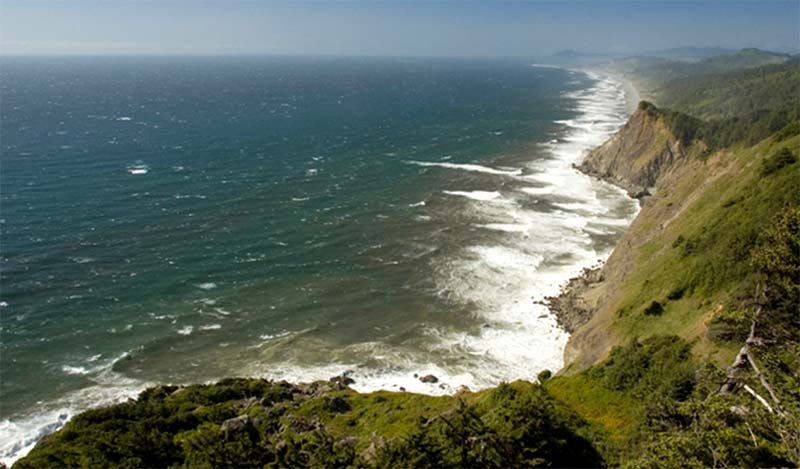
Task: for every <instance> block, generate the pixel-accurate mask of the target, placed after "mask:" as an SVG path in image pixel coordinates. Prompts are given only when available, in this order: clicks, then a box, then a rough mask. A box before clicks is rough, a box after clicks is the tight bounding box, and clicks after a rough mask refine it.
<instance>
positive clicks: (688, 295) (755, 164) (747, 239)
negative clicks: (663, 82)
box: [550, 102, 800, 374]
mask: <svg viewBox="0 0 800 469" xmlns="http://www.w3.org/2000/svg"><path fill="white" fill-rule="evenodd" d="M674 115H675V113H672V114H670V112H668V111H667V112H665V111H662V110H659V109H657V108H656V107H655V106H653V105H652V104H650V103H647V102H642V103H641V104H640V105H639V108H638V109H637V111H636V112H635V113H634V114H633V115H632V116H631V118H630V120H629V121H628V123H627V124H626V125H625V126H624V127H623V128H622V129H621V130H620V131H619V132H618V133H617V134H616V135H615V136H614V137H613V138H611V139H610V140H609V141H607V142H606V143H605V144H603V145H602V146H601V147H599V148H597V149H596V150H594V151H593V152H591V153H590V154H589V155H588V156H587V158H586V160H585V161H584V163H583V164H582V165H581V166H580V168H579V169H581V170H582V171H584V172H586V173H588V174H591V175H594V176H597V177H601V178H603V179H604V180H607V181H609V182H612V183H614V184H617V185H619V186H620V187H622V188H624V189H626V190H628V191H629V193H631V194H632V195H635V196H639V197H641V198H642V199H643V201H642V209H641V211H640V213H639V215H638V216H637V218H636V219H635V220H634V222H633V223H632V224H631V226H630V228H629V229H628V230H627V231H626V233H625V235H624V236H623V238H622V239H621V240H620V242H619V243H618V245H617V247H616V249H615V250H614V251H613V253H612V254H611V256H610V257H609V259H608V260H607V262H606V263H605V264H604V265H603V266H602V267H600V268H598V269H595V270H590V271H587V272H586V273H585V274H584V275H583V276H581V277H578V278H576V279H573V280H572V281H570V282H569V283H568V284H567V285H566V286H565V288H564V290H563V293H562V295H561V296H559V297H558V298H552V299H550V304H551V306H552V307H553V309H554V311H555V312H556V313H557V314H558V315H559V316H560V318H561V323H562V325H564V326H565V327H566V328H567V329H568V330H570V331H571V332H572V336H571V338H570V341H569V343H568V345H567V347H566V350H565V363H567V367H566V368H565V370H564V371H563V373H565V374H573V373H577V372H580V371H581V370H584V369H586V368H588V367H590V366H592V365H594V364H596V363H598V362H600V361H601V360H603V359H604V358H605V357H607V356H608V354H609V352H610V351H611V349H612V348H613V347H614V346H618V345H622V344H624V343H626V342H628V341H630V340H635V339H636V338H641V337H646V336H647V335H649V334H660V333H669V334H677V335H679V336H681V337H683V338H684V339H686V340H688V341H693V344H694V347H693V351H694V352H695V353H698V354H699V355H700V356H702V357H703V358H704V359H708V360H712V361H715V362H717V363H719V364H723V363H725V362H727V361H729V360H730V358H731V357H732V353H733V349H732V348H730V345H729V344H725V343H714V341H713V340H712V339H713V338H714V336H715V335H716V334H718V333H719V331H720V330H721V329H726V328H727V329H730V328H731V327H733V326H731V325H729V324H728V325H725V324H724V323H726V321H727V322H730V321H729V319H730V318H729V316H731V315H735V314H736V312H737V311H739V310H740V309H741V297H742V296H743V294H744V293H743V292H746V291H748V290H749V289H752V288H753V286H752V285H751V284H752V282H753V281H754V272H753V269H752V265H751V261H750V260H749V259H750V257H751V256H750V252H749V251H750V250H751V249H752V248H753V246H754V245H755V244H756V240H757V239H758V237H759V234H760V232H761V230H762V229H761V228H760V227H763V226H768V225H769V224H770V221H769V220H770V218H771V217H772V216H774V213H775V212H777V211H780V209H781V207H784V206H787V205H794V204H796V203H797V198H798V195H799V194H800V183H799V182H798V181H800V172H798V167H797V165H793V166H791V167H787V168H786V169H785V170H784V171H783V172H782V173H781V174H779V175H772V174H770V175H769V176H768V177H765V176H764V170H762V169H761V168H763V167H765V166H768V165H769V164H771V163H770V161H771V160H772V159H776V158H778V156H776V155H777V154H779V153H780V152H781V151H788V150H782V148H795V147H796V143H794V142H793V141H789V142H787V141H785V140H784V139H783V138H781V137H778V138H770V139H766V140H764V141H762V142H761V143H760V144H758V145H756V146H754V147H751V148H741V147H739V148H733V149H720V150H715V151H711V150H710V149H709V146H708V145H707V144H706V143H705V142H704V141H703V140H701V139H694V140H691V141H686V140H685V139H683V138H682V137H681V136H679V135H677V133H676V132H675V131H674V130H673V128H672V127H673V125H672V124H671V123H670V122H669V120H670V118H671V117H672V116H674ZM787 166H788V165H787ZM741 333H742V331H741V330H740V331H739V334H740V335H741Z"/></svg>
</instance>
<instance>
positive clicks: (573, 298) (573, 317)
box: [543, 66, 643, 373]
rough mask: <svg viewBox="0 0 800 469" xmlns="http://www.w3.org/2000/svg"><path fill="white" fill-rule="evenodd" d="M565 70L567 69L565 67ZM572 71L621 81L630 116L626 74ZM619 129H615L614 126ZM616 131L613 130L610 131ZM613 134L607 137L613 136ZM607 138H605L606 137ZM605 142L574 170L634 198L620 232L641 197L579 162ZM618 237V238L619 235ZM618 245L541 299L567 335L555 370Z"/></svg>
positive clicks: (589, 311) (591, 308)
mask: <svg viewBox="0 0 800 469" xmlns="http://www.w3.org/2000/svg"><path fill="white" fill-rule="evenodd" d="M568 70H569V69H568ZM572 70H576V71H580V72H582V73H586V74H588V75H589V76H592V75H594V76H601V77H607V78H610V79H611V80H612V81H616V82H618V83H620V84H621V85H622V89H623V91H624V94H625V105H626V109H627V112H628V115H627V118H626V122H627V121H628V119H630V117H631V115H632V114H633V113H634V112H635V111H636V109H637V108H638V106H639V102H640V101H641V93H640V92H639V90H638V89H637V88H636V86H635V84H634V82H633V81H632V80H630V79H629V78H627V77H626V76H625V75H623V74H621V73H619V72H615V71H612V70H608V69H604V68H599V67H591V66H588V67H582V68H578V69H572ZM617 132H619V130H617ZM613 135H616V132H615V133H614V134H613ZM613 135H612V136H611V137H609V138H613ZM606 141H608V140H606ZM604 143H605V142H603V143H601V144H600V145H598V146H596V147H594V148H592V149H591V150H590V151H589V153H587V154H586V155H584V157H583V159H582V160H581V162H580V164H579V165H576V166H575V170H576V171H578V172H580V173H581V174H585V175H586V176H588V177H590V178H592V179H594V180H597V181H602V182H605V183H607V184H611V185H613V186H615V187H617V188H619V189H621V190H623V191H625V192H626V193H627V194H628V197H630V198H631V199H633V200H636V201H637V204H638V206H639V210H637V212H636V215H635V216H634V217H633V219H631V222H630V223H629V224H628V226H627V227H626V228H625V230H624V231H623V233H622V234H623V236H624V234H625V233H626V232H627V231H628V229H629V228H630V224H632V223H633V222H634V221H635V219H636V217H638V215H639V213H640V211H641V207H642V203H643V199H642V198H641V197H636V194H634V193H631V192H630V191H629V190H628V189H627V188H625V187H623V186H621V185H619V184H615V183H614V182H613V181H609V180H606V179H604V178H601V177H598V176H597V175H596V174H591V173H588V172H586V171H584V170H583V169H582V164H583V162H584V161H586V158H587V157H588V156H589V155H590V154H591V152H592V151H594V150H596V149H597V148H599V147H600V146H602V145H603V144H604ZM620 239H622V238H620ZM618 246H619V240H617V242H616V243H615V244H614V247H613V248H612V249H611V251H610V252H609V254H608V255H607V256H605V258H603V259H599V260H598V262H596V263H595V264H593V265H590V266H586V267H584V268H583V270H581V272H580V274H578V275H576V276H574V277H571V278H570V279H569V280H567V281H566V282H565V283H564V284H562V285H561V287H560V290H559V293H558V294H557V295H554V296H549V297H546V298H545V299H544V302H543V303H544V304H545V306H546V307H547V308H548V310H550V312H551V313H552V314H553V315H554V316H555V317H556V320H557V321H558V324H559V326H560V327H562V328H563V329H564V330H565V331H566V332H567V333H568V334H569V339H568V340H567V345H566V346H565V347H564V352H563V353H564V360H563V364H562V367H561V368H560V369H558V370H555V373H561V372H562V371H564V370H566V369H568V368H569V367H570V365H571V362H570V360H568V358H567V355H568V352H569V349H570V343H571V341H572V336H573V333H574V332H575V331H576V330H577V329H578V328H580V327H581V326H583V325H584V324H586V323H587V322H589V321H590V320H591V318H592V316H593V315H594V313H595V312H596V310H597V307H598V304H599V301H600V299H601V297H602V296H603V286H604V283H605V276H604V268H605V266H606V263H607V262H608V259H609V257H610V256H611V254H613V252H614V251H615V250H616V249H617V247H618Z"/></svg>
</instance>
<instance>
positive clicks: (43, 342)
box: [0, 58, 637, 461]
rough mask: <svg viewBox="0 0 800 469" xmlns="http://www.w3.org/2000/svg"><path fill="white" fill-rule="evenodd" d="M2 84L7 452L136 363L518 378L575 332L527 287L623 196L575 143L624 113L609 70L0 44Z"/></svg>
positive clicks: (192, 373)
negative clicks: (76, 50)
mask: <svg viewBox="0 0 800 469" xmlns="http://www.w3.org/2000/svg"><path fill="white" fill-rule="evenodd" d="M0 86H1V87H2V95H1V96H0V98H2V99H1V102H2V107H1V108H0V109H1V111H2V119H0V135H1V136H2V142H0V144H1V145H2V147H1V149H2V160H0V209H1V212H2V213H1V214H0V228H1V229H2V249H1V250H2V272H1V275H2V291H1V292H0V295H1V298H0V301H2V302H1V303H0V305H2V307H0V315H1V316H0V319H1V320H2V323H1V324H2V330H1V331H0V333H2V344H1V345H0V352H1V354H0V361H1V363H0V365H2V366H1V368H0V369H1V370H2V380H1V381H0V396H1V397H0V411H2V423H0V453H1V454H0V459H2V460H5V461H12V460H14V459H15V458H16V457H19V455H20V454H23V453H24V452H25V451H26V450H27V449H29V448H30V446H31V444H32V443H33V442H34V441H35V440H36V438H38V437H40V436H41V435H42V434H44V433H46V432H48V431H52V430H53V429H55V428H58V426H60V425H62V424H63V421H65V420H66V419H67V418H69V417H70V416H71V415H74V413H75V412H78V411H80V410H82V409H85V408H88V407H90V406H94V405H102V404H106V403H110V402H115V401H118V400H120V399H124V398H127V397H130V396H135V395H136V393H137V392H138V391H139V390H141V389H142V388H143V387H145V386H147V385H148V384H152V383H165V382H169V383H186V382H198V381H201V382H202V381H210V380H216V379H219V378H222V377H227V376H232V375H233V376H266V377H270V378H285V379H289V380H312V379H325V378H328V377H330V376H333V375H335V374H338V373H341V372H343V371H345V370H349V371H350V372H351V373H352V376H353V377H354V378H355V380H356V385H355V387H356V388H358V389H364V390H368V389H376V388H385V389H399V388H400V387H403V388H405V389H409V390H414V391H418V392H427V393H444V392H453V391H455V390H456V389H457V388H458V387H460V386H462V385H466V386H469V387H471V388H473V389H474V388H480V387H485V386H490V385H493V384H497V383H499V382H500V381H502V380H508V379H515V378H528V379H532V378H533V377H535V376H536V374H537V373H538V372H539V371H541V370H542V369H545V368H549V369H557V368H559V367H560V366H561V353H562V350H563V346H564V344H565V342H566V339H567V335H566V333H564V332H563V331H561V330H560V329H559V328H558V326H557V325H556V322H555V319H554V318H553V317H552V315H551V314H550V313H549V311H547V309H546V308H545V307H543V306H541V305H538V304H534V300H537V299H542V298H543V297H544V296H546V295H551V294H553V293H555V292H556V291H557V290H558V286H559V285H560V284H561V283H562V282H563V281H565V280H566V279H567V278H569V277H570V276H572V275H574V274H576V273H577V272H578V271H580V269H581V268H583V267H586V266H588V265H589V264H592V263H594V262H595V261H597V260H598V259H601V258H603V257H604V256H606V255H607V254H608V252H609V250H610V249H611V247H612V246H613V244H614V242H615V241H616V239H617V238H618V237H619V236H620V234H621V232H622V231H623V230H624V228H625V226H626V225H627V224H628V223H629V221H630V220H631V218H632V217H633V215H634V214H635V212H636V210H637V205H636V203H635V202H634V201H632V200H630V199H629V198H628V197H626V196H625V195H624V194H623V193H622V192H621V191H619V190H618V189H616V188H613V187H611V186H608V185H606V184H604V183H601V182H598V181H593V180H591V179H589V178H588V177H586V176H584V175H581V174H580V173H578V172H576V171H575V170H574V169H573V168H572V166H571V165H572V164H573V163H577V162H579V161H580V160H581V159H582V157H583V155H584V154H585V153H586V151H588V150H589V149H590V148H592V147H593V146H595V145H597V144H599V143H601V142H602V141H603V140H604V139H605V138H607V136H608V135H610V134H611V133H613V132H614V131H615V130H616V129H617V128H618V127H619V126H620V125H621V124H622V122H624V119H625V118H626V115H627V111H626V107H625V102H624V94H623V91H622V88H621V85H620V84H618V83H616V82H614V81H613V80H611V79H609V78H606V77H601V76H593V75H587V74H584V73H580V72H575V71H568V70H562V69H553V68H543V67H533V66H530V64H528V63H525V62H521V61H511V60H494V61H468V60H443V59H438V60H422V59H413V60H412V59H310V58H309V59H305V58H304V59H300V58H124V59H123V58H71V59H64V58H41V59H32V58H18V59H10V58H6V59H3V62H2V67H1V69H0ZM427 373H434V374H436V375H437V376H439V377H440V379H441V382H440V383H437V384H435V385H434V384H425V383H421V382H420V381H419V380H418V379H416V378H415V377H414V375H415V374H427Z"/></svg>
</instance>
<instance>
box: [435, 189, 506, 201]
mask: <svg viewBox="0 0 800 469" xmlns="http://www.w3.org/2000/svg"><path fill="white" fill-rule="evenodd" d="M443 192H444V193H445V194H448V195H457V196H460V197H466V198H468V199H472V200H479V201H481V202H487V201H490V200H497V199H500V198H502V195H501V194H500V193H499V192H497V191H491V192H490V191H443Z"/></svg>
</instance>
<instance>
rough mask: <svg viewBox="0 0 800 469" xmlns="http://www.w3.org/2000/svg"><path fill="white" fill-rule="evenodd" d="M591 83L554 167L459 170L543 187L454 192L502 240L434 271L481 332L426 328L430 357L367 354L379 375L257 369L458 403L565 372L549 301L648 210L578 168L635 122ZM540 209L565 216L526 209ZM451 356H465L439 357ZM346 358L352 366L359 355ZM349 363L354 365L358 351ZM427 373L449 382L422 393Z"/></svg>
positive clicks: (542, 162)
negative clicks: (479, 322)
mask: <svg viewBox="0 0 800 469" xmlns="http://www.w3.org/2000/svg"><path fill="white" fill-rule="evenodd" d="M592 78H594V79H595V80H596V82H595V85H594V86H593V87H592V88H590V89H588V90H584V91H577V92H574V93H570V94H569V95H568V96H566V97H567V98H570V99H573V100H574V102H575V108H576V110H577V111H578V113H579V115H578V116H577V117H575V118H574V119H571V120H570V121H569V122H564V125H565V127H566V128H567V130H566V132H565V135H564V136H563V138H562V139H560V140H553V141H550V142H549V143H547V144H545V145H544V147H543V148H544V150H545V151H546V152H547V153H548V154H549V158H545V159H538V160H535V161H532V162H531V163H530V166H529V167H528V168H526V172H528V173H529V174H527V175H522V170H518V171H514V172H513V173H512V172H504V171H503V172H501V171H499V170H493V169H492V168H489V167H485V166H481V167H480V168H481V169H476V168H474V167H473V166H472V165H468V167H467V168H465V167H463V166H462V165H458V166H456V167H454V168H453V169H462V170H468V171H478V172H484V173H488V174H492V175H496V174H502V175H504V176H513V177H514V178H515V179H518V180H519V182H520V183H523V184H524V183H525V181H534V182H536V186H535V187H530V186H527V187H526V186H523V187H518V188H517V189H516V191H515V192H513V193H507V194H505V195H506V197H503V194H501V193H500V192H499V191H444V193H445V194H448V195H456V196H460V197H464V198H465V199H467V201H466V202H465V203H466V204H468V205H470V209H469V210H466V211H465V213H469V214H471V216H472V217H474V218H475V220H474V221H475V223H474V226H478V227H480V228H484V229H487V230H491V231H493V232H497V233H498V236H499V237H495V238H492V239H493V240H494V243H493V244H489V243H487V242H486V241H482V242H481V243H479V244H474V245H465V246H463V247H462V248H461V249H460V250H457V251H456V252H455V253H454V254H452V255H449V256H446V257H445V258H443V259H439V260H438V262H437V263H436V264H435V265H434V274H433V275H434V281H435V283H436V286H437V288H438V292H439V295H440V296H441V297H442V298H444V299H445V300H447V301H451V302H456V303H461V304H463V305H471V306H476V307H477V310H476V314H478V315H479V316H480V317H481V318H482V319H483V320H484V321H485V324H484V326H483V327H481V328H480V330H478V331H472V332H465V331H453V330H449V329H435V328H434V329H429V330H426V331H425V334H424V335H425V336H426V337H427V338H429V339H430V340H429V341H428V342H426V345H425V346H426V347H428V351H427V353H426V352H425V351H424V350H423V353H408V352H403V351H400V350H393V349H388V348H387V346H385V345H381V344H368V345H364V344H362V347H363V346H368V347H373V350H372V354H371V355H372V357H374V360H375V361H377V362H378V363H377V364H376V363H371V364H370V366H364V364H363V363H358V362H352V361H346V360H340V361H339V362H338V363H334V364H320V365H318V366H308V365H301V364H296V363H291V362H285V363H282V364H281V365H280V366H278V367H277V368H276V367H274V366H270V368H269V369H265V368H264V367H261V366H254V367H252V368H250V369H249V371H250V372H252V373H253V374H256V375H260V376H265V377H270V378H284V379H289V380H295V381H311V380H316V379H324V378H326V377H330V376H335V375H338V374H340V373H342V372H347V373H348V376H350V377H351V378H353V379H354V380H355V384H354V385H353V387H354V388H355V389H357V390H359V391H373V390H377V389H389V390H400V389H405V390H407V391H412V392H418V393H424V394H434V395H435V394H448V393H453V392H455V391H456V390H458V389H459V388H460V387H462V386H466V387H469V388H470V389H481V388H486V387H490V386H494V385H497V384H498V383H499V382H502V381H509V380H515V379H533V378H534V377H535V376H536V375H537V374H538V373H539V372H540V371H542V370H544V369H549V370H552V371H556V370H559V369H560V368H561V367H562V366H563V350H564V347H565V346H566V343H567V340H568V338H569V336H568V334H567V333H566V332H565V331H563V330H562V329H561V328H560V327H559V326H558V323H557V320H556V318H555V316H554V315H553V314H552V313H551V312H550V311H549V309H548V308H547V307H546V306H544V305H542V304H540V303H539V302H538V301H541V300H544V299H545V298H546V297H548V296H552V295H556V294H558V292H559V290H560V287H561V285H563V284H564V283H565V282H566V281H567V280H568V279H570V278H571V277H574V276H575V275H578V274H579V273H580V272H581V270H582V269H583V268H585V267H589V266H591V265H594V264H595V263H596V262H597V261H598V260H601V259H604V258H606V257H607V256H608V255H609V254H610V249H609V248H607V247H604V248H600V247H597V246H598V245H596V244H595V242H594V241H593V239H592V236H593V235H596V234H597V232H598V231H602V232H603V234H618V235H619V234H621V232H622V231H623V230H624V228H625V227H626V226H627V225H628V224H629V223H630V222H631V221H632V220H633V218H634V217H635V215H636V213H637V211H638V204H637V202H636V201H634V200H632V199H630V198H629V197H628V196H627V195H626V194H625V192H624V191H623V190H621V189H619V188H616V187H613V186H611V185H609V184H607V183H604V182H602V181H597V180H594V179H592V178H590V177H588V176H586V175H584V174H582V173H580V172H578V171H577V170H576V169H574V166H573V165H575V164H577V163H580V162H581V161H582V160H583V158H584V157H585V155H586V154H587V153H588V151H589V150H591V149H592V148H594V147H595V146H597V145H599V144H600V143H602V142H603V141H604V140H605V139H606V138H608V136H609V135H611V134H613V133H614V132H615V131H616V130H618V129H619V128H620V127H621V126H622V125H623V124H624V121H625V119H626V116H627V111H626V108H625V106H626V103H625V102H624V100H622V97H623V96H622V95H621V94H620V93H618V92H617V90H618V89H619V85H618V84H617V83H615V82H614V81H612V80H610V79H607V78H604V77H601V76H592ZM409 163H411V164H417V165H421V166H443V167H446V168H450V167H451V166H450V165H445V164H436V163H426V162H409ZM486 169H488V170H489V171H486ZM504 192H505V191H504ZM540 199H543V200H546V201H548V202H549V205H550V206H552V207H555V208H556V210H554V211H547V210H542V211H537V210H533V209H529V208H523V207H530V206H531V204H530V203H531V202H536V201H537V200H540ZM486 202H503V203H486ZM428 205H429V206H430V204H428ZM534 206H535V204H534ZM359 352H363V350H360V349H359ZM442 354H444V356H450V357H458V358H457V359H452V360H444V361H440V360H436V359H433V358H432V357H441V356H442ZM340 356H348V351H347V350H345V351H342V353H341V355H340ZM349 356H355V350H353V353H352V354H350V355H349ZM423 357H428V360H426V359H425V358H423ZM445 363H447V364H446V365H445ZM425 374H433V375H435V376H437V377H438V378H439V381H438V382H437V383H434V384H431V383H422V382H421V381H420V380H419V379H418V377H419V376H423V375H425Z"/></svg>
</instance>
